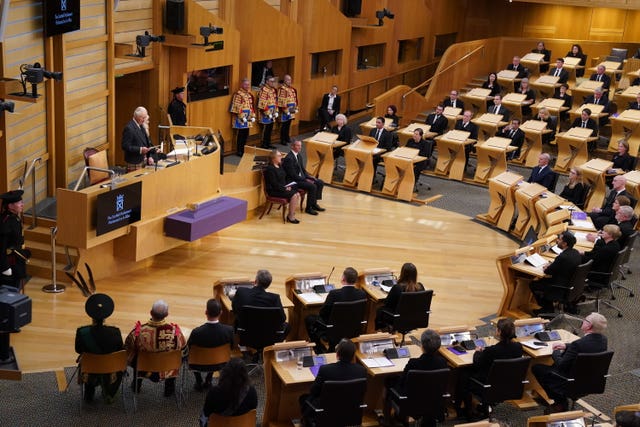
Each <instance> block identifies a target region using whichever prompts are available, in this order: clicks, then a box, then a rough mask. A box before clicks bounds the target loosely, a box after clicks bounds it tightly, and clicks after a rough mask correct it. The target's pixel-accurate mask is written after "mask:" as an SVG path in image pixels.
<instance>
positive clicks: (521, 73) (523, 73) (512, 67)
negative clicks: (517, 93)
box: [506, 56, 527, 90]
mask: <svg viewBox="0 0 640 427" xmlns="http://www.w3.org/2000/svg"><path fill="white" fill-rule="evenodd" d="M506 69H507V70H509V71H517V72H518V75H517V76H516V78H517V79H523V78H525V77H527V70H526V68H524V65H522V64H521V63H520V57H519V56H514V57H513V60H512V61H511V64H509V65H507V68H506ZM516 90H517V88H516Z"/></svg>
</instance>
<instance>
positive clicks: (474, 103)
mask: <svg viewBox="0 0 640 427" xmlns="http://www.w3.org/2000/svg"><path fill="white" fill-rule="evenodd" d="M516 74H517V73H516ZM490 93H491V89H482V88H479V87H477V88H474V89H471V90H470V91H469V92H467V93H464V94H462V95H460V96H461V97H462V98H463V99H464V100H465V101H467V103H468V104H469V105H470V106H471V108H473V109H474V110H475V111H476V112H477V113H480V114H482V113H486V112H487V101H488V100H490V99H491V97H490V96H489V94H490ZM456 109H457V108H456ZM445 110H446V109H445ZM458 114H460V113H458ZM454 124H455V120H454ZM449 126H451V121H449Z"/></svg>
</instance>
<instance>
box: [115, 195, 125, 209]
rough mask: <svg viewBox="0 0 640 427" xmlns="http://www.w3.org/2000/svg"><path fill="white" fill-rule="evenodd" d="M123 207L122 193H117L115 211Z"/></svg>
mask: <svg viewBox="0 0 640 427" xmlns="http://www.w3.org/2000/svg"><path fill="white" fill-rule="evenodd" d="M123 209H124V194H118V196H116V211H121V210H123Z"/></svg>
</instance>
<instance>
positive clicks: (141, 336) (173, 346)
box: [124, 300, 187, 396]
mask: <svg viewBox="0 0 640 427" xmlns="http://www.w3.org/2000/svg"><path fill="white" fill-rule="evenodd" d="M150 314H151V319H150V320H149V321H148V322H147V323H144V324H142V323H141V322H140V321H138V322H136V324H135V326H134V328H133V330H132V331H131V332H130V333H129V335H128V336H127V339H126V340H125V344H124V347H125V349H126V350H127V354H128V358H129V364H130V365H131V366H133V367H135V366H136V362H137V356H138V352H140V351H148V352H161V351H171V350H178V349H182V350H185V349H186V345H187V341H186V340H185V338H184V335H182V331H181V330H180V327H179V326H178V325H176V324H175V323H168V322H167V321H166V318H167V316H168V315H169V305H168V304H167V303H166V302H165V301H164V300H157V301H156V302H154V303H153V305H152V306H151V312H150ZM177 374H178V373H177V371H175V370H173V371H165V372H138V376H145V377H147V378H149V379H150V380H151V381H153V382H157V381H159V380H165V381H164V395H165V396H171V395H173V393H174V391H175V384H176V379H175V377H176V376H177ZM135 380H136V379H135V378H134V381H133V382H132V383H131V386H132V388H133V390H134V392H140V386H141V385H142V379H138V380H137V381H135Z"/></svg>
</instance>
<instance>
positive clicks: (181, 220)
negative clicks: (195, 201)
mask: <svg viewBox="0 0 640 427" xmlns="http://www.w3.org/2000/svg"><path fill="white" fill-rule="evenodd" d="M245 219H247V201H246V200H241V199H234V198H233V197H226V196H223V197H218V198H216V199H213V200H209V201H207V202H204V203H201V204H200V205H198V206H197V207H196V208H195V209H194V210H190V209H186V210H184V211H181V212H178V213H175V214H173V215H170V216H168V217H167V218H166V219H165V222H164V232H165V234H166V235H167V236H169V237H175V238H176V239H181V240H186V241H188V242H193V241H194V240H198V239H199V238H201V237H204V236H206V235H208V234H211V233H215V232H216V231H219V230H222V229H223V228H226V227H229V226H231V225H233V224H235V223H238V222H242V221H244V220H245Z"/></svg>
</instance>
